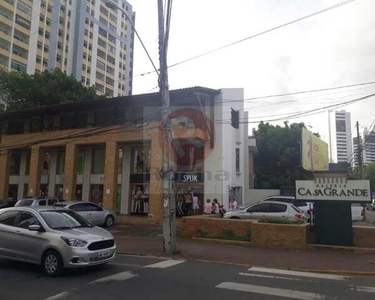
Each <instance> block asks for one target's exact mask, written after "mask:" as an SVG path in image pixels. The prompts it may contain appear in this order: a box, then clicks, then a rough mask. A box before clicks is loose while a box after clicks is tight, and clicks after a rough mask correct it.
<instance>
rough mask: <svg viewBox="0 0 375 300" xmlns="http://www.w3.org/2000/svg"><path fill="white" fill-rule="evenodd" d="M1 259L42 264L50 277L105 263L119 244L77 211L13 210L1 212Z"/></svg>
mask: <svg viewBox="0 0 375 300" xmlns="http://www.w3.org/2000/svg"><path fill="white" fill-rule="evenodd" d="M0 257H3V258H8V259H14V260H19V261H25V262H31V263H35V264H40V265H42V267H43V270H44V272H45V273H46V274H47V275H49V276H56V275H59V274H60V273H61V272H62V271H63V269H64V268H77V267H88V266H92V265H98V264H105V263H108V262H110V261H112V260H113V259H115V257H116V242H115V240H114V239H113V236H112V234H111V233H110V232H108V231H107V230H105V229H103V228H100V227H96V226H94V225H93V224H91V223H90V222H88V221H87V220H85V219H84V218H82V217H81V216H80V215H78V214H77V213H75V212H74V211H71V210H68V209H56V208H54V207H42V206H39V207H38V206H35V207H12V208H6V209H3V210H1V211H0Z"/></svg>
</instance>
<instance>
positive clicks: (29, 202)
mask: <svg viewBox="0 0 375 300" xmlns="http://www.w3.org/2000/svg"><path fill="white" fill-rule="evenodd" d="M33 202H34V200H21V201H19V202H18V203H17V205H16V206H31V204H33Z"/></svg>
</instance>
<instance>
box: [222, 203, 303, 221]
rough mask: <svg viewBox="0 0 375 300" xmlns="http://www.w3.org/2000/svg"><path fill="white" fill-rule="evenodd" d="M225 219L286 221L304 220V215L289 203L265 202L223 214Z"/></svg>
mask: <svg viewBox="0 0 375 300" xmlns="http://www.w3.org/2000/svg"><path fill="white" fill-rule="evenodd" d="M224 218H226V219H261V218H277V219H282V220H287V221H297V220H301V221H304V220H305V215H304V213H303V212H302V211H301V210H300V209H299V208H298V207H296V206H294V205H293V204H290V203H283V202H277V201H265V202H260V203H255V204H252V205H249V206H243V207H241V208H240V209H237V210H232V211H228V212H227V213H225V215H224Z"/></svg>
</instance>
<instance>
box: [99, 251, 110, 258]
mask: <svg viewBox="0 0 375 300" xmlns="http://www.w3.org/2000/svg"><path fill="white" fill-rule="evenodd" d="M110 255H111V250H105V251H100V252H98V258H106V257H108V256H110Z"/></svg>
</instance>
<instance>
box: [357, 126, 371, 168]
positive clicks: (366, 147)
mask: <svg viewBox="0 0 375 300" xmlns="http://www.w3.org/2000/svg"><path fill="white" fill-rule="evenodd" d="M360 142H361V146H362V163H363V164H364V165H368V164H371V163H373V162H375V130H374V129H373V130H372V131H370V130H368V128H364V131H363V134H362V136H361V139H360ZM353 147H354V154H355V158H354V162H355V163H354V164H355V165H356V166H358V164H359V162H358V154H357V153H358V138H357V137H355V138H353Z"/></svg>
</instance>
